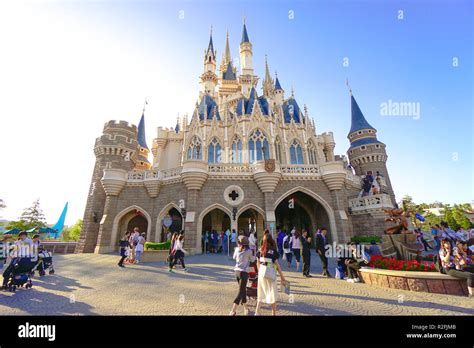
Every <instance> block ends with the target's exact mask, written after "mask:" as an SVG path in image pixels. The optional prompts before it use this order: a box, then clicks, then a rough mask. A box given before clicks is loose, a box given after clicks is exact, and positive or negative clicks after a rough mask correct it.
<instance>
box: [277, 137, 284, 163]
mask: <svg viewBox="0 0 474 348" xmlns="http://www.w3.org/2000/svg"><path fill="white" fill-rule="evenodd" d="M275 157H276V160H277V161H278V162H279V163H284V161H283V157H282V152H281V142H280V138H279V137H276V139H275Z"/></svg>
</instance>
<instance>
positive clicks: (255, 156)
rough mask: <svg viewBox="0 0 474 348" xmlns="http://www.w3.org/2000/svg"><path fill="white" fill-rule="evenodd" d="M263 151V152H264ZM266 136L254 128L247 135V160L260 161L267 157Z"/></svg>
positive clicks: (251, 161)
mask: <svg viewBox="0 0 474 348" xmlns="http://www.w3.org/2000/svg"><path fill="white" fill-rule="evenodd" d="M264 153H265V154H264ZM268 154H269V148H268V140H267V137H266V136H265V135H264V134H263V133H262V131H260V130H259V129H257V130H255V131H254V132H253V133H252V134H251V135H250V137H249V162H250V163H253V162H255V161H260V160H262V159H263V158H265V159H268V158H269V155H268Z"/></svg>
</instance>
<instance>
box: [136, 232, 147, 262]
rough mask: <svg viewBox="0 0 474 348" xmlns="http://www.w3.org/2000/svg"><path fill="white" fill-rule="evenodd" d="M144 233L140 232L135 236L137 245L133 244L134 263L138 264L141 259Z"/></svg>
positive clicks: (143, 248) (143, 247)
mask: <svg viewBox="0 0 474 348" xmlns="http://www.w3.org/2000/svg"><path fill="white" fill-rule="evenodd" d="M145 236H146V234H145V233H142V234H141V235H139V236H138V238H137V245H136V246H135V263H136V264H138V263H140V262H141V261H142V255H143V251H144V250H145Z"/></svg>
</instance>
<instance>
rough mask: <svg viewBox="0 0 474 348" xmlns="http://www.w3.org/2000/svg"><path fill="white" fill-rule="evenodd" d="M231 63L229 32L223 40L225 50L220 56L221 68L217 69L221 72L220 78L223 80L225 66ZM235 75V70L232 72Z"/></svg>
mask: <svg viewBox="0 0 474 348" xmlns="http://www.w3.org/2000/svg"><path fill="white" fill-rule="evenodd" d="M231 61H232V57H231V55H230V47H229V32H227V35H226V39H225V50H224V53H223V54H222V62H221V66H220V68H219V70H220V72H221V74H220V75H221V78H223V76H224V73H225V72H226V71H227V66H228V65H229V63H230V62H231ZM234 73H235V70H234Z"/></svg>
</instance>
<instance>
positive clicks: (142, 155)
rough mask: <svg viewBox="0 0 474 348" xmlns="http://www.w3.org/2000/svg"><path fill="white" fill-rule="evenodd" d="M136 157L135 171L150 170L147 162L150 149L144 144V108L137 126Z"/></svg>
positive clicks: (149, 164)
mask: <svg viewBox="0 0 474 348" xmlns="http://www.w3.org/2000/svg"><path fill="white" fill-rule="evenodd" d="M137 140H138V156H137V159H136V161H135V169H136V170H148V169H150V168H151V163H150V162H149V161H148V154H149V153H150V149H149V148H148V146H147V144H146V135H145V108H143V114H142V118H141V119H140V123H139V124H138V136H137Z"/></svg>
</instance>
